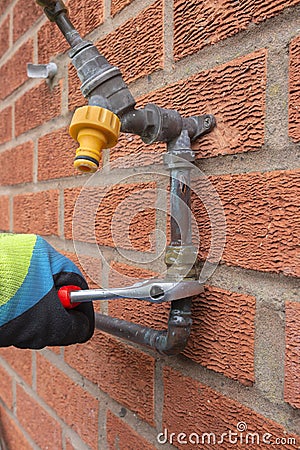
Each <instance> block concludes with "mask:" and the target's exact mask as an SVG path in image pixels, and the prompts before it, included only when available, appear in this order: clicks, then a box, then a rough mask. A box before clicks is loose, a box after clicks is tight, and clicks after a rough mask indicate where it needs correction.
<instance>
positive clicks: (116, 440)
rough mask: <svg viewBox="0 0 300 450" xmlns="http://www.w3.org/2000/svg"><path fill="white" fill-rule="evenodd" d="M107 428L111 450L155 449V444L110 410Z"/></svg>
mask: <svg viewBox="0 0 300 450" xmlns="http://www.w3.org/2000/svg"><path fill="white" fill-rule="evenodd" d="M106 430H107V443H108V448H109V450H129V449H132V450H135V449H139V450H155V447H154V446H153V445H151V444H149V442H147V441H146V440H145V439H144V438H143V437H142V436H139V435H138V433H137V432H136V431H134V430H133V429H132V428H130V427H129V426H128V425H127V424H126V423H125V422H124V421H123V420H121V419H119V418H118V417H116V416H115V415H114V414H112V413H111V412H110V411H108V413H107V420H106ZM129 446H130V447H129Z"/></svg>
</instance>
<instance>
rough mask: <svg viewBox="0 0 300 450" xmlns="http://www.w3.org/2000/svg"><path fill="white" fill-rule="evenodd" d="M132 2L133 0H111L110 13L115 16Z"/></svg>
mask: <svg viewBox="0 0 300 450" xmlns="http://www.w3.org/2000/svg"><path fill="white" fill-rule="evenodd" d="M132 2H133V0H111V15H112V16H115V15H116V14H118V13H119V12H120V11H122V9H124V8H126V6H128V5H130V3H132Z"/></svg>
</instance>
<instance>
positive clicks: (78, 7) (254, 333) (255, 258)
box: [0, 0, 300, 450]
mask: <svg viewBox="0 0 300 450" xmlns="http://www.w3.org/2000/svg"><path fill="white" fill-rule="evenodd" d="M68 4H69V7H70V17H71V19H72V20H73V21H74V23H75V24H76V26H77V27H78V29H79V31H80V33H81V34H82V35H87V36H88V37H89V38H91V39H92V40H93V41H94V42H95V43H96V45H97V47H98V48H99V49H100V50H101V51H102V52H103V54H104V55H106V57H107V58H108V59H109V61H110V62H111V63H113V64H115V65H117V66H118V67H119V68H120V69H121V70H122V73H123V75H124V79H125V80H126V81H127V82H128V83H129V87H130V89H131V92H132V93H133V95H134V96H135V98H136V99H137V102H138V104H139V105H144V104H145V103H147V102H149V101H150V102H155V103H157V104H158V105H160V106H162V107H169V108H176V109H178V110H179V111H180V112H181V113H182V114H183V115H195V114H203V113H205V112H207V113H213V114H215V116H216V119H217V127H216V128H215V129H214V131H213V132H212V133H210V134H209V135H207V136H205V137H204V138H202V139H201V140H198V141H196V142H195V143H194V144H193V148H194V150H195V152H196V158H197V163H196V165H197V167H198V168H199V169H201V170H202V171H203V172H204V173H205V174H206V175H207V177H208V180H209V181H210V183H211V186H213V188H214V189H215V192H217V194H218V195H219V198H220V202H221V206H222V210H223V211H224V216H225V220H226V242H225V246H224V252H223V255H222V261H220V264H219V266H218V267H217V269H216V271H215V272H214V274H213V275H212V277H211V278H210V279H209V281H208V282H207V284H206V287H205V291H204V293H203V294H202V295H201V296H199V297H197V298H195V299H194V301H193V328H192V333H191V337H190V340H189V342H188V345H187V347H186V349H185V351H184V352H183V354H182V355H180V356H178V357H172V358H167V357H166V358H165V357H162V356H158V355H156V354H155V353H154V352H152V351H150V350H149V351H148V350H145V349H142V348H140V347H138V346H134V345H131V344H126V343H124V342H123V341H121V340H119V339H117V338H115V337H112V336H109V335H106V334H104V333H100V332H96V333H95V336H94V337H93V339H92V340H90V341H89V342H88V343H86V344H83V345H75V346H70V347H67V348H47V349H44V350H42V351H39V352H31V351H29V350H17V349H14V348H7V349H1V350H0V422H1V428H2V432H3V434H4V436H5V439H6V441H7V443H8V446H9V448H10V449H12V450H19V449H22V450H23V449H25V450H27V449H38V448H41V449H47V448H51V450H52V449H53V450H55V449H58V450H60V449H61V450H62V449H67V450H72V449H76V450H77V449H79V450H80V449H86V450H89V449H100V450H106V449H110V450H136V449H142V450H150V449H154V448H157V449H159V448H166V449H171V448H179V449H181V448H182V449H184V448H185V449H191V450H192V449H193V448H211V445H214V447H215V448H222V449H225V450H229V449H230V450H231V449H234V448H246V447H249V448H269V443H273V444H276V446H277V448H287V449H296V448H299V446H300V419H299V417H300V412H299V408H300V376H299V371H300V350H299V348H300V338H299V336H300V301H299V300H300V295H299V275H300V269H299V267H300V253H299V238H300V219H299V210H300V208H299V207H300V203H299V199H300V187H299V186H300V183H299V178H300V164H299V142H300V125H299V124H300V112H299V111H300V95H299V92H300V91H299V89H300V34H299V22H298V20H297V18H298V17H299V13H300V0H276V1H273V2H271V1H253V0H245V1H243V2H231V1H228V0H224V1H220V0H219V1H212V0H209V1H206V2H204V1H196V0H192V1H185V0H174V1H170V0H164V1H163V0H156V1H153V0H141V1H132V0H111V1H109V0H105V1H104V0H97V1H95V0H86V1H84V2H83V1H80V0H72V1H71V0H69V1H68ZM90 33H92V34H91V36H89V35H90ZM67 50H68V46H67V44H66V43H65V41H64V40H63V38H62V37H61V35H60V33H59V31H58V30H57V29H56V27H55V25H53V24H51V23H49V21H47V19H46V18H45V17H44V16H43V14H42V13H41V9H40V8H39V7H38V6H37V5H36V3H35V1H34V0H30V1H29V0H26V1H25V0H5V1H4V0H2V1H1V2H0V79H1V83H0V98H1V105H0V169H1V172H0V230H1V231H11V232H25V233H30V232H33V233H39V234H41V235H43V236H45V237H46V239H47V240H48V241H49V242H50V243H51V244H52V245H54V246H55V247H56V248H57V249H58V250H60V251H61V252H63V253H65V254H66V255H67V256H69V257H70V258H72V259H73V260H74V261H75V262H76V263H77V264H78V265H79V266H80V267H81V269H82V270H83V271H84V273H85V275H86V276H87V279H88V281H89V283H90V285H91V286H92V287H95V286H97V285H99V284H101V285H103V286H112V285H113V286H121V285H125V284H130V283H132V282H133V280H138V279H141V278H142V279H143V278H148V277H150V276H152V275H153V274H157V273H161V272H163V271H164V270H165V266H164V263H163V249H164V238H163V236H162V233H163V232H164V231H165V229H166V228H167V227H166V224H167V220H166V214H165V212H164V211H163V209H164V207H165V203H166V195H165V190H166V187H167V184H168V183H167V181H168V180H167V177H159V176H157V175H155V174H153V173H152V171H151V169H149V168H148V166H149V164H151V163H153V162H154V161H160V158H161V154H162V152H163V151H164V150H165V148H164V145H150V146H146V145H145V144H143V143H142V141H141V140H140V139H139V138H138V137H134V136H130V135H122V136H121V138H120V140H119V143H118V144H117V146H116V147H115V148H114V149H112V150H110V151H108V150H105V151H104V152H103V160H102V164H105V165H106V166H105V172H104V173H105V174H103V173H102V172H100V174H99V175H96V177H94V178H92V179H91V180H89V176H88V175H81V174H78V173H76V172H75V171H74V169H73V163H72V161H73V156H74V151H75V148H76V143H74V142H73V140H72V139H71V138H70V137H69V135H68V132H67V130H68V124H69V122H70V119H71V116H72V111H73V110H74V108H75V107H77V106H80V105H83V104H85V99H84V98H83V97H82V95H81V92H80V90H79V82H78V79H77V76H76V74H75V72H74V70H73V69H72V68H70V61H69V58H68V55H67ZM50 59H51V60H53V61H55V62H57V64H58V68H59V71H58V75H57V76H56V78H55V80H54V82H51V83H50V84H49V83H46V82H44V81H40V80H29V79H27V76H26V63H27V62H35V63H37V62H39V63H42V62H43V63H44V62H48V61H49V60H50ZM107 163H110V166H108V165H107ZM121 169H122V170H121ZM207 182H208V181H207V180H204V181H203V179H196V182H195V189H196V192H197V193H199V192H200V193H204V192H205V190H206V186H207ZM86 183H88V184H87V185H86ZM203 195H204V194H203ZM158 205H159V206H158ZM207 205H211V206H212V208H213V203H210V199H209V198H208V199H207V201H206V202H205V201H203V198H202V197H201V195H200V197H199V195H198V196H197V195H193V202H192V209H193V213H194V216H195V220H196V222H197V228H198V232H199V237H200V257H201V258H205V256H206V255H207V253H208V250H209V247H210V243H211V236H212V231H213V227H212V225H216V226H217V229H218V227H219V225H220V223H221V222H219V216H218V211H217V212H216V213H215V214H213V215H210V213H211V211H207ZM157 206H158V207H157ZM209 216H210V218H209ZM212 217H215V218H216V222H215V223H213V224H212V223H211V221H210V220H211V218H212ZM195 228H196V227H195ZM74 237H75V238H76V240H77V242H75V247H74V245H73V238H74ZM78 241H79V242H78ZM95 243H97V245H98V246H99V247H95ZM99 252H100V253H99ZM297 277H298V278H297ZM97 309H98V310H101V311H102V312H104V313H109V314H110V315H112V316H114V317H119V318H123V319H126V320H131V321H133V322H136V323H140V324H143V325H147V326H152V327H153V328H156V329H159V328H166V325H167V318H168V305H151V304H147V303H143V302H138V301H133V302H128V301H126V300H119V301H110V302H108V303H101V305H97ZM160 433H161V434H160ZM172 433H173V434H172ZM247 433H248V434H247ZM197 439H199V443H198V444H197ZM214 439H215V441H216V442H215V443H214ZM247 439H248V442H246V440H247ZM202 440H203V441H202ZM249 440H250V443H251V442H252V441H253V443H252V444H251V445H250V443H249Z"/></svg>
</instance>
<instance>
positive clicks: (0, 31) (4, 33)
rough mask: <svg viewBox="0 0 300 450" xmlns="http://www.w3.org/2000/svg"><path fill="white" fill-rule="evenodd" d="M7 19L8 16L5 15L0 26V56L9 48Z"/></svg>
mask: <svg viewBox="0 0 300 450" xmlns="http://www.w3.org/2000/svg"><path fill="white" fill-rule="evenodd" d="M9 21H10V17H9V16H7V18H6V19H5V20H4V21H3V23H2V24H1V27H0V58H1V57H2V55H4V53H5V52H6V51H7V50H8V49H9V38H8V36H9Z"/></svg>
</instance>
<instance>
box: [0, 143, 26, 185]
mask: <svg viewBox="0 0 300 450" xmlns="http://www.w3.org/2000/svg"><path fill="white" fill-rule="evenodd" d="M0 167H1V172H0V185H2V186H3V185H12V184H19V183H26V182H29V181H32V179H33V142H32V141H29V142H26V143H25V144H22V145H18V146H17V147H15V148H12V149H10V150H7V151H5V152H2V153H0Z"/></svg>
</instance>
